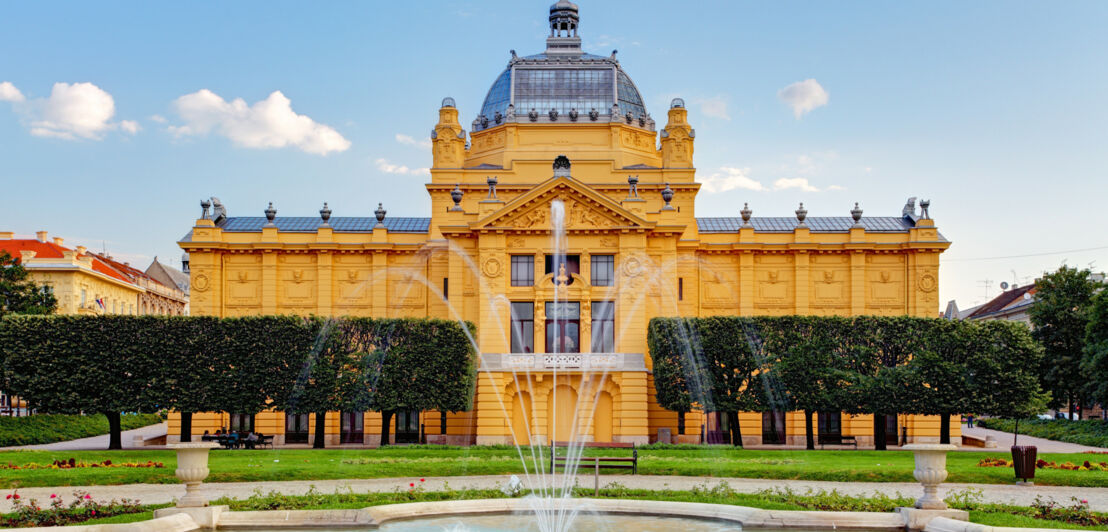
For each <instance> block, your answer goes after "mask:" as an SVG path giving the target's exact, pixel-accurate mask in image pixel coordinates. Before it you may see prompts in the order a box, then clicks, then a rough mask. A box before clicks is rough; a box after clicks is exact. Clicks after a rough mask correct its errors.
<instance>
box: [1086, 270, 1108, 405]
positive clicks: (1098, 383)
mask: <svg viewBox="0 0 1108 532" xmlns="http://www.w3.org/2000/svg"><path fill="white" fill-rule="evenodd" d="M1081 369H1082V371H1083V372H1084V374H1085V376H1086V378H1088V380H1089V385H1088V388H1087V390H1088V392H1089V396H1090V397H1091V398H1092V399H1094V400H1096V401H1097V402H1099V403H1100V404H1101V405H1108V290H1103V289H1102V290H1100V291H1098V292H1097V294H1096V295H1095V296H1093V299H1092V304H1090V305H1089V314H1088V323H1087V324H1086V326H1085V347H1084V357H1083V360H1082V363H1081Z"/></svg>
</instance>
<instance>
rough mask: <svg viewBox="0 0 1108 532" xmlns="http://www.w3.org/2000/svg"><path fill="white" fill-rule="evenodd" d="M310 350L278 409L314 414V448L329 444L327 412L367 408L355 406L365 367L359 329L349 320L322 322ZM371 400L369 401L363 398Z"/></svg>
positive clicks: (321, 447)
mask: <svg viewBox="0 0 1108 532" xmlns="http://www.w3.org/2000/svg"><path fill="white" fill-rule="evenodd" d="M319 323H320V327H319V332H318V334H317V335H316V338H315V341H314V343H313V344H312V347H311V349H310V350H308V352H307V353H305V355H306V356H304V357H303V359H302V360H301V370H300V375H299V377H298V379H297V381H296V383H295V384H294V385H293V386H292V387H291V389H290V390H289V393H288V394H287V396H286V397H285V398H284V399H283V400H281V401H280V402H279V406H278V408H281V409H283V410H284V411H285V412H287V413H290V414H313V415H314V416H315V434H314V437H313V444H312V447H314V448H316V449H323V448H324V447H326V443H325V439H326V429H325V427H326V420H327V412H333V411H343V410H359V411H360V410H364V409H365V407H364V406H363V407H361V408H358V407H351V405H353V404H354V403H356V402H357V401H356V400H355V399H354V398H355V397H357V396H358V395H359V392H358V386H359V384H360V383H361V380H362V374H363V371H362V368H361V364H360V360H359V358H358V356H357V353H356V350H355V346H356V345H359V344H360V341H359V340H358V339H352V337H354V336H356V331H357V329H356V328H355V327H353V324H352V322H350V321H347V320H330V319H329V320H326V321H321V322H319ZM361 402H362V403H368V401H365V400H363V401H361Z"/></svg>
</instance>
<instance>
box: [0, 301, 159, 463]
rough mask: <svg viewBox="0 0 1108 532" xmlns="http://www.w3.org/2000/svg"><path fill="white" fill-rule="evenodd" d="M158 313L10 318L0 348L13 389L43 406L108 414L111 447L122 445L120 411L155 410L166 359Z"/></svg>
mask: <svg viewBox="0 0 1108 532" xmlns="http://www.w3.org/2000/svg"><path fill="white" fill-rule="evenodd" d="M164 320H165V318H161V317H157V316H145V317H135V316H7V317H6V318H5V319H4V321H3V326H2V327H0V349H2V350H3V351H4V358H5V362H6V366H7V369H8V371H9V372H10V373H9V386H10V388H11V391H12V392H14V393H15V394H18V395H19V396H21V397H24V398H25V399H26V400H27V402H28V403H29V404H31V405H34V407H35V408H37V409H38V410H40V411H43V412H51V413H58V414H81V413H85V412H96V413H101V414H104V415H105V416H106V417H107V418H108V426H109V429H110V432H109V443H108V448H109V449H120V448H122V437H121V427H120V414H121V413H122V412H154V411H156V410H157V408H158V393H157V387H156V378H155V376H156V375H157V374H158V371H159V369H158V368H159V367H160V366H163V365H164V360H163V359H162V357H161V353H160V352H158V351H157V350H155V349H151V345H152V343H154V342H159V341H161V340H160V339H159V338H158V336H157V335H156V334H151V331H156V330H157V326H158V323H159V322H162V321H164Z"/></svg>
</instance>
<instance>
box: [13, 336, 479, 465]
mask: <svg viewBox="0 0 1108 532" xmlns="http://www.w3.org/2000/svg"><path fill="white" fill-rule="evenodd" d="M467 329H468V330H467ZM472 331H473V326H472V325H471V324H460V323H457V322H453V321H446V320H437V319H377V318H333V319H325V318H314V317H313V318H302V317H297V316H256V317H244V318H224V319H219V318H212V317H181V316H45V317H44V316H6V317H5V318H4V319H2V320H0V357H2V362H3V374H2V377H3V380H4V382H3V383H2V386H0V389H4V390H5V391H7V392H8V393H10V394H12V395H17V396H19V397H21V398H23V399H25V400H26V401H27V403H28V404H29V405H30V406H31V407H32V408H35V409H37V410H38V411H40V412H46V413H57V414H76V413H84V412H98V413H102V414H104V415H105V416H107V419H108V422H109V425H110V431H109V433H110V434H111V436H112V437H111V439H110V443H109V448H111V449H118V448H120V446H121V441H120V439H119V433H120V432H121V431H122V427H121V426H120V418H119V415H120V412H154V411H157V410H159V409H163V408H169V409H172V410H176V411H179V412H181V413H182V420H181V421H182V423H181V426H182V429H183V434H188V429H189V424H190V419H191V413H193V412H206V411H216V412H220V411H222V412H234V413H240V414H255V413H258V412H260V411H263V410H266V409H270V408H276V409H279V410H282V409H283V410H288V411H291V412H296V413H319V412H321V411H333V410H337V409H350V410H375V411H379V412H382V413H383V414H388V413H391V412H392V411H395V410H400V409H407V408H411V409H420V410H426V409H437V410H445V411H459V410H467V409H469V408H470V406H471V405H472V400H473V393H474V389H475V385H476V377H477V375H476V374H477V364H476V358H477V356H476V351H475V350H474V349H473V345H472V344H471V343H470V342H469V341H468V338H467V336H471V335H472ZM321 409H322V410H321ZM320 426H321V427H322V426H323V425H322V424H321V425H320ZM320 441H322V439H320Z"/></svg>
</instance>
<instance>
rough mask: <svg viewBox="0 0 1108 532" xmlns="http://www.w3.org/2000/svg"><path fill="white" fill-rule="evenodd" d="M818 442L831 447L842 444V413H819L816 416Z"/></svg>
mask: <svg viewBox="0 0 1108 532" xmlns="http://www.w3.org/2000/svg"><path fill="white" fill-rule="evenodd" d="M818 418H819V420H818V423H819V442H820V443H821V444H823V443H830V444H832V445H834V444H839V443H842V442H843V414H842V412H820V413H819V414H818Z"/></svg>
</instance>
